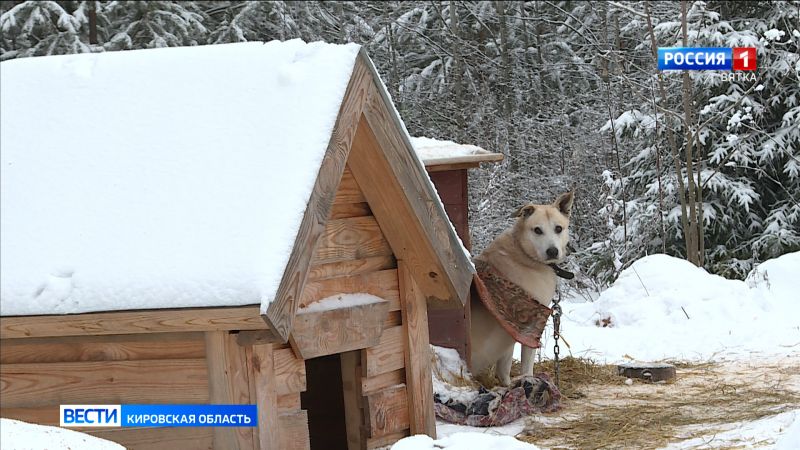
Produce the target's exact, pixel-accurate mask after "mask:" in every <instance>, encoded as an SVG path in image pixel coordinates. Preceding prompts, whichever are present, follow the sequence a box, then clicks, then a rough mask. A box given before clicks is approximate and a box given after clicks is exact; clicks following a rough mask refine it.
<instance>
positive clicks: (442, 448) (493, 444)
mask: <svg viewBox="0 0 800 450" xmlns="http://www.w3.org/2000/svg"><path fill="white" fill-rule="evenodd" d="M474 449H481V450H537V449H538V447H536V446H535V445H533V444H528V443H525V442H522V441H519V440H517V439H514V438H513V437H511V436H498V435H495V434H489V433H476V432H460V433H454V434H451V435H450V436H447V437H443V438H441V439H436V440H434V439H431V437H430V436H426V435H424V434H418V435H416V436H410V437H407V438H403V439H400V440H399V441H397V442H396V443H395V444H394V445H393V446H392V447H391V450H474Z"/></svg>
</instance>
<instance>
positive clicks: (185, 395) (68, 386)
mask: <svg viewBox="0 0 800 450" xmlns="http://www.w3.org/2000/svg"><path fill="white" fill-rule="evenodd" d="M0 346H2V352H0V416H2V417H8V418H14V419H19V420H23V421H26V422H35V423H41V424H46V425H58V422H59V421H58V414H59V408H58V407H59V405H60V404H68V403H78V404H119V403H164V402H169V403H208V402H209V400H210V398H209V376H208V369H207V366H206V343H205V339H204V334H203V333H200V332H189V333H159V334H127V335H109V336H81V337H60V338H56V337H48V338H31V339H4V340H2V341H0ZM85 431H86V432H88V433H89V434H93V435H97V436H100V437H102V438H104V439H109V440H112V441H116V442H119V443H121V444H122V445H124V446H126V447H128V448H130V449H139V448H142V449H170V450H174V449H176V448H197V449H210V448H212V446H213V440H214V436H213V431H212V429H211V428H193V429H191V430H190V429H188V428H186V429H178V428H172V429H171V428H118V429H105V430H98V429H94V430H85Z"/></svg>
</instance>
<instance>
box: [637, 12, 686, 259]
mask: <svg viewBox="0 0 800 450" xmlns="http://www.w3.org/2000/svg"><path fill="white" fill-rule="evenodd" d="M644 8H645V9H644V10H645V15H646V16H647V27H648V30H649V34H650V48H651V50H652V52H653V60H654V61H658V44H656V34H655V30H654V29H653V20H652V18H651V17H650V2H649V1H646V2H645V3H644ZM658 93H659V95H660V96H661V101H666V100H667V89H666V88H665V87H664V76H663V75H662V74H661V73H660V72H659V73H658ZM661 109H664V111H666V108H663V107H662V108H661ZM665 117H666V115H665ZM665 128H666V130H667V143H668V144H669V149H670V153H671V154H672V160H673V161H674V162H675V177H676V179H677V181H678V198H679V200H680V204H681V226H682V227H683V230H684V232H683V238H684V243H685V244H686V255H687V258H688V255H689V242H688V238H687V230H688V229H689V223H688V222H689V221H688V219H687V217H688V214H687V208H686V185H685V184H684V182H683V167H682V164H681V158H680V155H679V154H678V144H677V142H676V141H675V134H674V133H673V131H672V127H671V126H669V124H666V127H665Z"/></svg>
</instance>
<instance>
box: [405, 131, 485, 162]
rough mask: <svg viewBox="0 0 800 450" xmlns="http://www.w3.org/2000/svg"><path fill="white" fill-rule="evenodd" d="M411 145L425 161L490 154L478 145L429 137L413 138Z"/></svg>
mask: <svg viewBox="0 0 800 450" xmlns="http://www.w3.org/2000/svg"><path fill="white" fill-rule="evenodd" d="M411 145H413V146H414V150H416V151H417V155H419V158H420V159H421V160H423V161H428V160H433V159H442V158H455V157H458V156H472V155H480V154H485V153H489V152H487V151H486V150H484V149H482V148H480V147H478V146H476V145H470V144H458V143H455V142H453V141H446V140H439V139H431V138H428V137H412V138H411Z"/></svg>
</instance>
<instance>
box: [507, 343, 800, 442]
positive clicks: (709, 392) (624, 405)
mask: <svg viewBox="0 0 800 450" xmlns="http://www.w3.org/2000/svg"><path fill="white" fill-rule="evenodd" d="M536 371H546V372H549V373H551V374H552V373H553V370H552V362H548V363H545V364H544V365H542V366H538V367H537V368H536ZM798 373H800V363H797V362H793V363H789V365H787V364H781V365H777V366H773V367H764V366H758V367H741V368H739V367H736V368H733V367H732V366H730V365H728V366H723V365H717V364H710V363H705V364H685V363H682V364H678V377H677V378H676V379H675V380H674V381H671V382H668V383H655V384H651V383H647V382H644V381H638V380H637V381H634V383H633V384H632V385H626V384H625V379H624V378H623V377H619V376H617V375H616V367H615V366H609V365H598V364H594V363H593V362H592V361H590V360H584V359H575V358H567V359H565V360H564V361H563V362H562V364H561V388H562V394H564V397H566V400H565V408H564V409H563V410H562V411H561V412H560V413H558V414H552V415H542V416H534V417H531V418H530V419H529V420H528V423H527V426H526V429H525V431H523V433H522V434H521V435H519V436H517V438H518V439H520V440H523V441H527V442H531V443H534V444H537V445H540V446H543V447H552V448H580V449H599V448H643V449H645V448H658V447H662V446H664V445H665V444H667V443H669V442H675V441H679V440H683V439H689V438H692V437H698V436H700V435H707V434H709V433H714V432H715V431H717V430H721V429H722V427H723V426H724V425H725V424H730V423H734V422H743V421H753V420H757V419H761V418H764V417H767V416H772V415H775V414H778V413H780V412H784V411H787V410H791V409H795V408H798V407H800V390H799V389H798V386H800V377H799V376H798V375H797V374H798Z"/></svg>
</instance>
